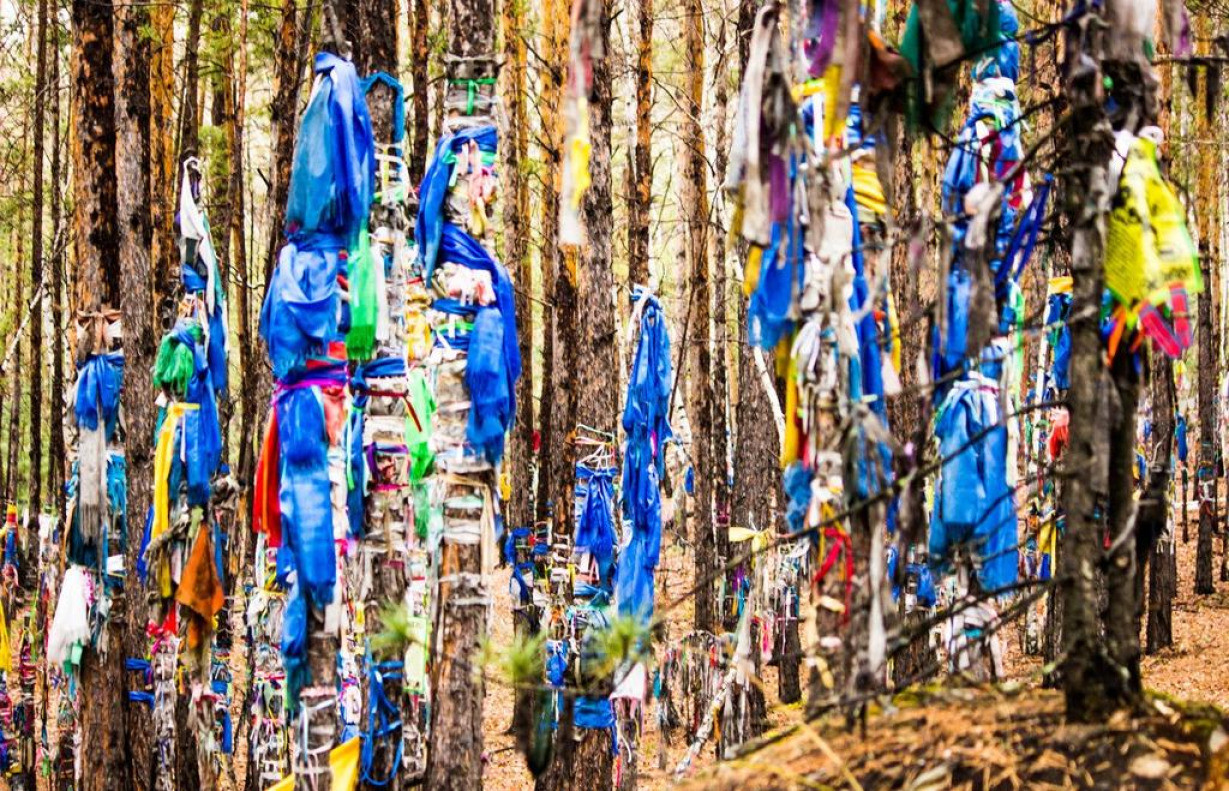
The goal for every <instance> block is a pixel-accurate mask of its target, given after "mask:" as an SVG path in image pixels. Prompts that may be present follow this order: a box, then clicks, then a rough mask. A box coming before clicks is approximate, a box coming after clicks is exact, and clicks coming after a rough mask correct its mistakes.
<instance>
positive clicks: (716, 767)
mask: <svg viewBox="0 0 1229 791" xmlns="http://www.w3.org/2000/svg"><path fill="white" fill-rule="evenodd" d="M1191 515H1192V517H1194V516H1195V512H1194V509H1192V512H1191ZM1195 529H1196V526H1195V524H1194V523H1192V525H1191V538H1190V541H1189V542H1187V543H1183V542H1182V541H1181V539H1180V535H1181V527H1180V525H1179V530H1178V532H1179V540H1178V542H1177V550H1178V595H1177V597H1176V599H1175V601H1174V619H1173V627H1174V646H1173V647H1172V648H1169V649H1166V650H1164V651H1162V652H1160V653H1158V654H1156V655H1154V656H1146V657H1145V658H1144V661H1143V673H1144V684H1145V686H1146V687H1147V688H1148V689H1149V690H1150V691H1152V692H1154V693H1155V695H1154V696H1153V698H1152V700H1153V701H1154V703H1153V711H1152V713H1151V714H1150V715H1149V716H1146V717H1136V718H1130V717H1127V716H1126V715H1122V716H1120V717H1119V718H1117V719H1115V720H1113V721H1111V722H1108V723H1105V724H1103V725H1099V726H1097V727H1096V728H1087V727H1084V726H1067V725H1064V723H1063V717H1062V697H1061V695H1060V694H1059V693H1057V692H1053V691H1049V690H1043V689H1041V684H1040V671H1041V660H1040V657H1035V656H1028V655H1025V654H1024V652H1023V651H1022V643H1023V641H1022V639H1021V632H1022V629H1021V627H1020V626H1018V625H1017V626H1013V627H1012V628H1008V629H1005V630H1004V632H1003V634H1004V646H1003V648H1004V666H1005V670H1006V674H1007V677H1008V681H1007V682H1006V683H1005V684H1002V685H1000V686H999V687H982V688H972V687H955V688H948V689H940V688H939V687H938V685H937V684H936V685H934V686H928V687H923V688H920V689H915V690H911V691H907V692H905V693H902V694H901V695H898V696H897V697H896V699H894V701H893V706H892V707H889V708H891V709H892V711H889V712H886V713H885V712H882V711H877V712H873V713H872V716H871V718H870V722H869V723H868V730H867V733H866V734H865V735H862V734H859V733H856V732H855V733H850V732H848V730H847V729H846V728H845V727H844V718H843V717H837V718H835V719H834V720H833V721H830V722H825V721H821V722H820V723H816V724H815V725H807V724H805V723H804V713H803V707H802V706H801V705H800V704H794V705H789V706H787V705H782V704H781V703H780V702H779V700H778V699H777V696H776V690H777V684H776V678H775V668H771V667H766V668H765V677H764V678H763V681H764V687H765V688H766V689H767V691H768V720H769V722H768V729H767V730H768V734H769V735H768V736H767V737H766V738H774V734H775V738H777V739H778V740H777V741H776V742H774V743H773V744H771V745H770V746H768V747H766V748H765V749H762V750H757V751H756V752H754V753H753V754H750V755H746V756H743V757H741V758H738V759H735V760H733V761H729V762H726V763H723V764H718V762H717V760H716V756H715V752H714V749H713V746H712V743H711V741H710V743H709V744H707V745H705V748H704V750H703V751H702V752H701V754H700V756H699V757H698V758H697V759H696V761H695V762H694V764H693V766H694V769H693V772H692V777H694V778H695V779H696V782H695V783H694V784H693V785H695V786H696V787H698V788H729V789H736V788H738V789H741V788H794V787H798V788H803V787H823V788H826V787H831V786H832V785H836V786H838V787H842V786H847V787H858V783H850V782H849V778H850V777H853V776H856V778H857V780H858V781H859V782H860V785H861V787H865V788H868V789H869V788H910V789H914V791H923V790H925V789H936V790H937V789H942V788H950V787H960V786H961V785H963V784H969V785H970V786H971V787H978V788H981V787H1001V788H1048V787H1055V788H1061V787H1077V788H1078V787H1103V788H1195V787H1200V783H1201V777H1202V776H1203V775H1201V773H1202V772H1203V771H1205V770H1206V769H1209V768H1210V769H1212V770H1213V771H1214V772H1216V773H1217V774H1216V775H1215V776H1217V777H1225V778H1229V747H1226V746H1225V745H1226V744H1229V735H1227V732H1229V724H1227V723H1225V722H1224V720H1223V715H1222V714H1221V713H1220V712H1219V711H1216V710H1214V709H1211V708H1210V707H1206V706H1201V705H1200V704H1213V705H1214V706H1217V707H1220V709H1221V710H1222V711H1229V672H1226V667H1227V663H1229V659H1226V658H1227V657H1229V585H1225V584H1223V583H1219V582H1218V585H1217V587H1218V590H1217V593H1215V594H1213V595H1211V596H1196V595H1195V594H1194V592H1193V584H1194V582H1193V580H1194V568H1195V537H1194V532H1195ZM669 540H670V539H667V541H669ZM1215 546H1216V550H1217V557H1216V560H1215V564H1216V567H1217V569H1219V565H1220V550H1221V542H1220V540H1219V538H1218V539H1217V541H1216V542H1215ZM691 566H692V557H691V554H690V552H688V551H686V550H685V549H684V548H683V547H681V546H679V545H678V544H677V543H676V544H674V545H672V546H669V548H668V549H666V550H665V551H663V553H662V564H661V567H660V569H659V571H658V577H657V578H658V585H657V599H658V607H659V608H661V607H663V606H664V605H665V604H666V603H668V602H670V601H671V600H672V599H673V598H674V597H675V596H676V595H677V594H678V593H679V592H680V591H683V590H686V589H687V587H688V586H689V585H690V582H691V579H692V567H691ZM499 593H500V597H499V599H498V600H497V603H496V607H495V618H494V622H493V623H492V631H491V638H492V640H493V642H494V644H495V645H506V644H507V643H508V642H509V641H510V640H511V639H512V615H511V601H510V599H509V598H508V595H507V591H506V590H502V589H501V590H500V592H499ZM691 618H692V612H691V606H690V604H689V603H685V604H683V605H682V606H680V607H679V608H677V609H676V610H673V611H671V612H670V613H669V614H668V616H667V630H668V633H669V635H670V638H671V640H678V639H680V638H681V637H682V636H683V635H684V634H686V632H687V631H688V629H689V627H690V623H691ZM1174 701H1183V703H1181V704H1179V703H1175V702H1174ZM655 716H656V713H655V711H654V704H652V703H650V704H649V705H648V706H647V707H646V709H645V712H644V717H645V722H646V729H645V733H644V735H643V738H642V744H641V748H640V756H641V758H640V767H639V781H640V782H639V786H638V787H640V788H643V789H651V790H655V789H663V788H669V787H672V786H673V785H674V783H673V780H672V772H673V769H674V767H675V765H676V764H677V763H678V761H679V760H680V759H681V758H682V756H683V754H684V752H685V751H686V749H687V745H686V744H685V743H684V739H685V737H684V735H683V733H682V729H679V731H678V732H677V733H676V734H675V735H674V737H673V738H672V739H671V740H670V743H669V744H667V745H662V744H661V739H660V734H659V732H658V731H657V729H656V728H654V727H649V726H648V725H647V724H648V723H651V722H653V720H654V717H655ZM511 718H512V690H511V688H510V687H509V686H508V685H506V684H503V683H501V682H499V681H498V680H495V681H493V682H489V683H488V686H487V697H486V707H485V709H484V722H483V730H484V739H485V748H486V754H487V764H486V769H485V773H484V775H483V780H484V788H486V789H490V790H491V791H514V790H515V791H520V789H526V788H530V787H532V784H533V778H532V776H531V775H530V774H529V772H528V770H527V769H526V768H525V761H524V758H523V757H522V756H521V754H520V752H519V751H517V749H516V747H515V744H514V743H513V738H512V735H511V734H510V733H509V732H508V726H509V724H510V723H511ZM1222 747H1223V749H1220V748H1222ZM1218 750H1219V751H1218ZM663 753H664V755H663ZM1212 753H1215V754H1216V763H1215V765H1213V764H1212V763H1211V762H1209V760H1208V759H1209V757H1210V756H1211V755H1212ZM905 754H908V755H910V756H911V760H910V761H908V762H903V761H900V760H899V757H900V756H901V755H905ZM663 764H664V766H665V767H666V768H665V769H662V768H659V767H661V766H662V765H663ZM842 767H843V768H842ZM845 772H848V774H845ZM1226 784H1227V785H1226V787H1229V780H1226ZM1204 787H1214V788H1219V787H1221V786H1219V785H1216V784H1208V785H1206V786H1204Z"/></svg>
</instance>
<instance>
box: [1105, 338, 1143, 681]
mask: <svg viewBox="0 0 1229 791" xmlns="http://www.w3.org/2000/svg"><path fill="white" fill-rule="evenodd" d="M1111 377H1112V379H1113V383H1114V388H1115V389H1116V390H1117V392H1118V401H1119V409H1118V416H1117V420H1116V421H1115V422H1116V425H1114V426H1113V428H1112V430H1111V433H1110V445H1109V447H1110V458H1109V470H1110V478H1109V507H1108V509H1107V510H1108V513H1107V517H1108V519H1107V528H1108V531H1107V532H1108V534H1109V537H1110V541H1111V542H1113V543H1114V544H1115V545H1117V546H1118V547H1119V548H1118V549H1117V550H1116V551H1113V552H1112V554H1111V555H1110V556H1109V558H1108V560H1109V569H1108V571H1107V573H1106V577H1105V585H1106V613H1105V639H1106V643H1107V648H1108V652H1109V655H1110V657H1111V658H1112V659H1113V661H1114V663H1115V665H1116V666H1117V668H1118V670H1119V672H1118V673H1116V674H1115V675H1114V677H1113V678H1112V679H1105V681H1104V683H1105V685H1106V686H1108V687H1110V688H1111V690H1112V694H1113V697H1114V698H1115V699H1117V700H1128V699H1130V698H1131V697H1133V696H1135V695H1138V694H1139V693H1141V692H1142V691H1143V684H1142V682H1141V680H1140V669H1139V655H1140V652H1139V627H1140V622H1139V604H1140V602H1141V595H1142V593H1143V589H1142V588H1137V586H1136V584H1135V583H1136V576H1137V575H1138V574H1139V568H1138V565H1137V563H1138V557H1137V554H1138V553H1137V543H1138V538H1137V537H1138V534H1139V520H1138V519H1136V518H1135V517H1136V514H1134V513H1133V511H1134V509H1135V482H1134V470H1135V413H1136V409H1137V407H1138V402H1139V381H1138V377H1137V375H1136V374H1135V370H1134V363H1133V362H1132V360H1131V359H1130V355H1129V354H1128V353H1125V352H1124V353H1120V354H1119V355H1118V356H1117V357H1116V358H1115V359H1114V361H1113V364H1112V371H1111ZM1124 676H1125V677H1124Z"/></svg>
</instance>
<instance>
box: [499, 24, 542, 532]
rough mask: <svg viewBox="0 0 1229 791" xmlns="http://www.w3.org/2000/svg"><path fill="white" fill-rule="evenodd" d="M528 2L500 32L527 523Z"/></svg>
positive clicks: (515, 497) (517, 442) (521, 491)
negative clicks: (526, 166)
mask: <svg viewBox="0 0 1229 791" xmlns="http://www.w3.org/2000/svg"><path fill="white" fill-rule="evenodd" d="M526 11H527V6H526V5H525V3H523V2H518V1H515V0H511V1H509V2H505V3H503V8H502V25H503V30H502V36H503V48H504V53H505V64H504V69H503V72H502V74H501V75H500V76H501V77H502V78H503V79H502V85H503V105H504V118H505V119H506V124H507V128H506V129H505V130H503V132H502V134H501V139H502V141H503V144H502V145H501V147H500V153H501V154H503V164H504V168H503V171H502V173H501V176H502V181H503V184H502V189H503V192H504V196H505V197H504V205H503V210H504V217H503V228H504V250H503V256H502V257H503V261H504V264H505V265H506V266H507V267H508V270H509V271H510V272H512V273H513V276H514V277H515V278H516V317H517V322H518V323H519V325H520V326H519V327H518V328H517V329H518V332H519V335H518V336H517V340H518V341H519V342H520V350H521V359H522V360H524V361H526V363H525V365H524V366H523V371H522V373H521V378H520V381H518V382H517V385H516V403H517V405H518V407H519V408H518V414H517V416H516V426H515V428H514V429H513V435H512V443H511V446H510V447H509V455H510V456H511V458H510V459H509V468H510V473H511V474H510V479H511V483H512V492H511V497H510V498H509V500H508V517H509V520H510V521H509V524H511V525H513V526H515V527H523V526H526V525H529V524H530V523H531V522H532V521H533V519H534V515H533V513H531V512H530V501H531V497H530V495H531V494H532V487H533V480H532V475H531V471H530V464H531V462H532V459H533V432H534V425H535V424H534V403H533V364H532V360H533V345H534V344H533V310H532V307H533V306H532V304H531V301H530V296H531V294H532V293H533V276H532V261H531V260H530V258H529V229H530V223H529V180H528V178H527V175H526V172H525V165H526V161H527V157H528V152H527V149H528V147H529V121H528V117H527V113H526V103H527V100H528V96H527V95H526V82H527V74H526V72H527V70H528V47H527V46H526V43H525V38H524V37H525V36H526V35H528V34H527V32H526V29H527V24H526V23H527V21H528V20H527V18H526V17H527V13H526Z"/></svg>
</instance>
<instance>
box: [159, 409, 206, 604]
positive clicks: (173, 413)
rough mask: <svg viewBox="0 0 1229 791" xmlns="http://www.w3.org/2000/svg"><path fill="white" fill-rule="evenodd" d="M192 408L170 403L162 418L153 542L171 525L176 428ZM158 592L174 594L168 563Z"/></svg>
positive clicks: (160, 580) (165, 594)
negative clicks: (172, 470)
mask: <svg viewBox="0 0 1229 791" xmlns="http://www.w3.org/2000/svg"><path fill="white" fill-rule="evenodd" d="M190 409H200V406H199V405H197V404H183V403H175V404H171V405H170V406H169V407H167V409H166V417H165V418H163V419H162V428H161V429H159V431H158V444H157V447H156V448H155V449H154V521H153V524H152V526H151V527H150V531H149V537H150V540H151V541H152V540H154V539H156V538H157V537H158V536H160V535H162V534H163V533H165V532H166V531H167V529H169V528H170V526H171V491H170V481H169V479H170V477H171V464H172V463H173V462H174V461H175V429H176V428H177V427H178V426H179V421H180V420H181V419H182V418H183V416H184V413H185V412H187V411H188V410H190ZM158 590H159V592H160V593H161V595H162V598H164V599H166V598H169V597H170V595H171V570H170V568H168V567H167V565H166V564H165V563H163V564H160V567H159V568H158Z"/></svg>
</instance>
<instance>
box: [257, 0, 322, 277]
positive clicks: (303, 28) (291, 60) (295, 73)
mask: <svg viewBox="0 0 1229 791" xmlns="http://www.w3.org/2000/svg"><path fill="white" fill-rule="evenodd" d="M310 19H311V10H310V8H299V5H298V3H296V2H295V0H283V4H282V18H281V22H280V23H279V24H278V28H277V49H276V50H275V52H274V55H273V100H272V104H271V106H270V116H271V118H272V124H273V127H272V131H271V133H270V135H269V137H270V139H271V142H272V147H273V163H272V167H271V168H270V170H269V200H268V206H269V214H270V216H269V242H268V245H267V246H266V248H265V261H264V264H265V265H264V275H265V281H264V282H265V287H266V288H268V283H269V280H270V279H271V278H272V277H273V268H274V266H276V265H277V251H278V249H279V248H281V246H282V239H283V238H284V237H283V235H282V217H283V214H284V213H285V211H286V200H287V197H288V196H289V194H290V164H291V160H292V158H293V157H294V130H295V128H296V126H297V125H298V117H299V86H300V84H301V83H302V81H303V63H302V60H301V58H300V57H299V49H300V47H301V45H302V40H303V39H305V38H307V37H308V29H309V24H310Z"/></svg>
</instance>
